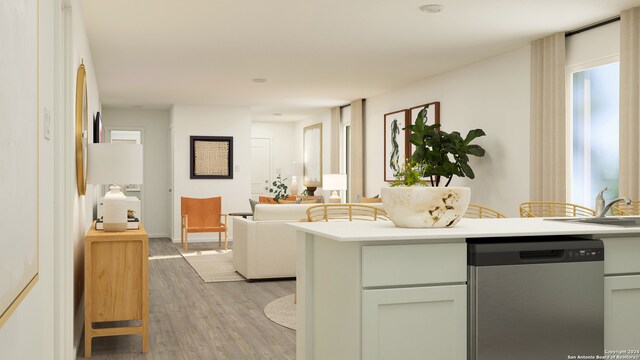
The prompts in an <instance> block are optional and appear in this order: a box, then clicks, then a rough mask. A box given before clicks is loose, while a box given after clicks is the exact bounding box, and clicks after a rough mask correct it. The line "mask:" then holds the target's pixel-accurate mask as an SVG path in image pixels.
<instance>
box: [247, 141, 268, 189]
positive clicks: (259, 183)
mask: <svg viewBox="0 0 640 360" xmlns="http://www.w3.org/2000/svg"><path fill="white" fill-rule="evenodd" d="M270 183H271V139H263V138H252V139H251V198H253V199H254V200H258V198H259V197H260V196H268V195H269V184H270Z"/></svg>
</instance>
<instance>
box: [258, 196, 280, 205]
mask: <svg viewBox="0 0 640 360" xmlns="http://www.w3.org/2000/svg"><path fill="white" fill-rule="evenodd" d="M258 200H259V201H260V203H261V204H277V202H276V200H275V199H274V198H272V197H268V196H260V197H259V198H258Z"/></svg>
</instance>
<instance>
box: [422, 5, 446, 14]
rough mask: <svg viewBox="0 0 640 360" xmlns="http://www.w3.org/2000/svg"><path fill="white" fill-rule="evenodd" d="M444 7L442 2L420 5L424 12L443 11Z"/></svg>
mask: <svg viewBox="0 0 640 360" xmlns="http://www.w3.org/2000/svg"><path fill="white" fill-rule="evenodd" d="M442 8H443V6H442V5H440V4H428V5H422V6H420V10H421V11H422V12H426V13H431V14H435V13H439V12H440V11H442Z"/></svg>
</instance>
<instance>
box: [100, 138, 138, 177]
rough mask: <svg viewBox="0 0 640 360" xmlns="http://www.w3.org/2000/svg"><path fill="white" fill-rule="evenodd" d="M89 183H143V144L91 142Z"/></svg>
mask: <svg viewBox="0 0 640 360" xmlns="http://www.w3.org/2000/svg"><path fill="white" fill-rule="evenodd" d="M87 152H88V156H89V157H88V161H87V183H89V184H142V145H139V144H123V143H111V144H109V143H104V144H89V147H88V150H87Z"/></svg>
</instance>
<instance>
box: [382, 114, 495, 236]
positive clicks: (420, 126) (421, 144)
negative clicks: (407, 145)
mask: <svg viewBox="0 0 640 360" xmlns="http://www.w3.org/2000/svg"><path fill="white" fill-rule="evenodd" d="M408 128H409V130H410V131H411V135H410V137H409V141H410V142H411V143H412V144H413V145H415V147H416V149H415V151H414V152H413V154H412V156H411V160H409V159H407V161H406V162H405V165H404V167H403V168H402V170H401V171H400V172H398V176H397V181H396V182H394V183H392V184H391V187H389V188H383V189H382V202H383V203H384V208H385V211H386V212H387V214H388V215H389V218H390V219H391V220H392V221H393V223H394V224H395V225H396V226H400V227H451V226H454V225H455V224H457V223H458V221H459V220H460V219H461V218H462V217H463V216H464V213H465V212H466V211H467V206H468V205H469V201H470V199H471V189H469V188H468V187H449V184H450V183H451V179H452V178H453V176H459V177H468V178H470V179H473V178H474V177H475V174H474V173H473V170H472V169H471V166H470V165H469V155H472V156H478V157H482V156H484V153H485V151H484V149H483V148H482V147H481V146H480V145H476V144H471V142H472V141H473V140H474V139H476V138H478V137H480V136H484V135H485V133H484V131H483V130H482V129H475V130H471V131H469V133H468V134H467V136H466V137H465V138H464V139H463V138H462V136H461V135H460V133H459V132H457V131H454V132H452V133H447V132H445V131H441V130H439V128H440V125H439V124H433V125H427V108H426V107H425V108H424V109H422V110H421V111H420V113H419V114H418V116H417V118H416V121H415V124H414V125H410V126H409V127H408ZM416 179H420V181H416ZM422 179H429V183H431V184H432V185H433V186H425V185H426V184H427V182H425V181H424V180H422ZM442 179H446V183H445V184H444V187H439V185H440V182H441V180H442Z"/></svg>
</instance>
